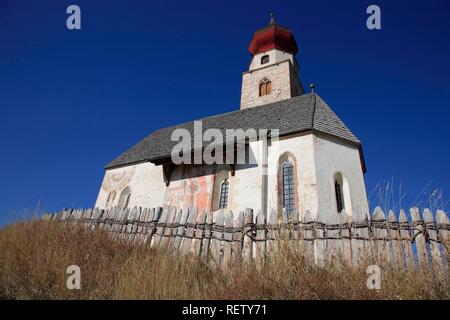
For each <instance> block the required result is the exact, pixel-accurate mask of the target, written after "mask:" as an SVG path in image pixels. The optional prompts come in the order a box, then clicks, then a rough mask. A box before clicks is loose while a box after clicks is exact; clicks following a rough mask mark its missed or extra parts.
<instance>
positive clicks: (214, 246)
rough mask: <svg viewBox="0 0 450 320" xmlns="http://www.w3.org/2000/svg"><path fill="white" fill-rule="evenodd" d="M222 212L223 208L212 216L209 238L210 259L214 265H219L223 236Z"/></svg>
mask: <svg viewBox="0 0 450 320" xmlns="http://www.w3.org/2000/svg"><path fill="white" fill-rule="evenodd" d="M224 219H225V217H224V212H223V210H220V211H219V212H217V213H216V216H215V217H214V220H215V221H214V226H213V236H212V239H211V244H210V246H211V260H212V261H213V263H214V264H215V265H220V263H221V258H222V254H221V250H222V236H223V229H224V226H225V224H224V222H225V221H224Z"/></svg>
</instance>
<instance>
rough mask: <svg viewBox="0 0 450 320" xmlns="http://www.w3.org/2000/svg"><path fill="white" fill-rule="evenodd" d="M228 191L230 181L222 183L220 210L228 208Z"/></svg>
mask: <svg viewBox="0 0 450 320" xmlns="http://www.w3.org/2000/svg"><path fill="white" fill-rule="evenodd" d="M228 189H229V182H228V180H224V181H223V182H222V185H221V186H220V203H219V209H224V208H226V207H227V206H228Z"/></svg>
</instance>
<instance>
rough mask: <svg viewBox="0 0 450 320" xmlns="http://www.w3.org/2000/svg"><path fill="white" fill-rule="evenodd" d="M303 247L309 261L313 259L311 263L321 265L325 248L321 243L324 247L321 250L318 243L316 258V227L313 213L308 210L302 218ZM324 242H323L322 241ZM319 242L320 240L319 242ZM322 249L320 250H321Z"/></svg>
mask: <svg viewBox="0 0 450 320" xmlns="http://www.w3.org/2000/svg"><path fill="white" fill-rule="evenodd" d="M301 233H302V242H303V243H302V245H303V250H304V251H305V255H306V256H307V257H308V259H311V261H314V263H317V264H321V263H322V262H321V261H322V260H323V254H324V247H323V243H320V245H322V247H321V248H319V246H320V245H319V243H317V246H318V247H317V250H318V251H317V258H316V252H315V251H316V248H315V246H316V240H315V226H314V220H313V218H312V216H311V213H310V211H309V210H306V211H305V213H304V214H303V216H302V230H301ZM320 241H322V240H320ZM318 242H319V240H318ZM319 249H320V250H319Z"/></svg>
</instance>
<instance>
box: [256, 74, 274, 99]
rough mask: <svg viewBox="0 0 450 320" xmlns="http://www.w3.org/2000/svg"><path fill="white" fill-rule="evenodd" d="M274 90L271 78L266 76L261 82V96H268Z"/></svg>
mask: <svg viewBox="0 0 450 320" xmlns="http://www.w3.org/2000/svg"><path fill="white" fill-rule="evenodd" d="M271 92H272V82H270V80H269V79H267V78H264V79H262V80H261V82H260V83H259V96H260V97H262V96H266V95H268V94H270V93H271Z"/></svg>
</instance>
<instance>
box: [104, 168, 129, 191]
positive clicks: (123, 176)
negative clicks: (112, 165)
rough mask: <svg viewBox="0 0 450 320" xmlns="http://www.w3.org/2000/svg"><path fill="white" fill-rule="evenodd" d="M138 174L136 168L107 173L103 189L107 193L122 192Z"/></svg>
mask: <svg viewBox="0 0 450 320" xmlns="http://www.w3.org/2000/svg"><path fill="white" fill-rule="evenodd" d="M135 172H136V167H135V166H133V167H127V168H126V169H118V170H113V171H107V172H106V177H105V179H104V182H103V184H102V189H103V190H104V191H105V192H110V191H116V192H120V190H122V189H123V188H125V187H126V186H127V185H128V184H129V183H130V181H131V180H132V179H133V177H134V174H135Z"/></svg>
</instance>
